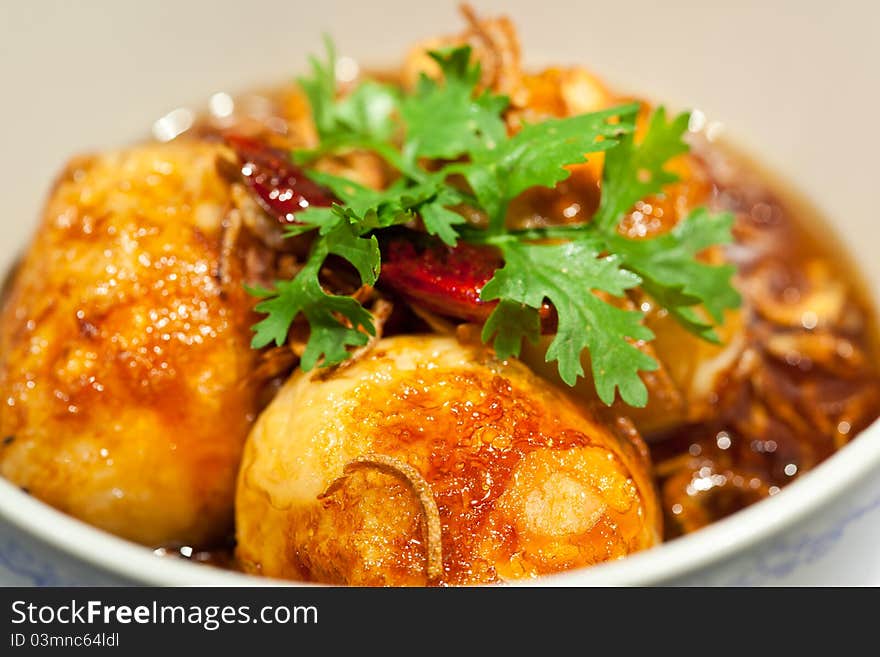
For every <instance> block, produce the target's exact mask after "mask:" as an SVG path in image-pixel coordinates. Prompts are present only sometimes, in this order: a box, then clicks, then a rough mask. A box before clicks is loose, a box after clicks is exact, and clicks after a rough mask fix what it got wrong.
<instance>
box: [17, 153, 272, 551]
mask: <svg viewBox="0 0 880 657" xmlns="http://www.w3.org/2000/svg"><path fill="white" fill-rule="evenodd" d="M218 149H219V147H218V146H213V145H209V144H206V143H199V142H193V141H184V142H179V143H173V144H168V145H145V146H141V147H137V148H133V149H131V150H127V151H120V152H114V153H108V154H104V155H101V156H96V157H91V158H82V159H79V160H77V161H74V162H73V163H71V165H70V166H69V167H68V169H67V170H66V172H65V173H64V175H63V176H62V177H61V179H60V180H59V182H58V183H57V185H56V187H55V189H54V190H53V193H52V194H51V196H50V198H49V201H48V205H47V207H46V210H45V215H44V219H43V221H42V224H41V225H40V227H39V229H38V231H37V233H36V237H35V240H34V242H33V244H32V246H31V248H30V250H29V251H28V253H27V256H26V258H25V259H24V261H23V262H22V264H21V266H20V268H19V270H18V272H17V275H16V277H15V279H14V282H13V284H12V286H11V289H10V292H9V295H8V298H7V299H6V300H5V303H4V305H3V310H2V317H0V399H2V400H3V403H2V406H0V431H2V435H3V436H5V437H7V438H6V440H5V441H4V442H3V445H2V447H0V472H2V474H3V476H5V477H6V478H7V479H9V480H10V481H12V482H14V483H15V484H17V485H19V486H21V487H22V488H25V489H26V490H27V491H29V492H30V493H31V494H33V495H35V496H36V497H39V498H40V499H42V500H45V501H46V502H48V503H50V504H52V505H53V506H56V507H57V508H59V509H61V510H63V511H66V512H68V513H70V514H72V515H74V516H76V517H78V518H81V519H83V520H85V521H87V522H89V523H91V524H93V525H96V526H98V527H101V528H103V529H107V530H109V531H111V532H113V533H115V534H118V535H120V536H123V537H126V538H129V539H132V540H135V541H139V542H142V543H145V544H149V545H159V544H167V543H184V544H193V543H195V544H199V545H205V544H210V543H212V542H214V541H216V540H218V539H221V538H222V537H223V536H224V535H226V534H228V533H229V532H230V531H231V526H232V504H233V490H234V481H235V476H236V470H237V467H238V462H239V458H240V454H241V448H242V444H243V442H244V438H245V436H246V434H247V432H248V429H249V427H250V424H251V422H252V421H253V418H254V417H255V414H256V412H257V410H258V409H257V408H256V390H255V385H254V384H253V383H250V382H249V381H248V380H247V374H248V373H249V372H250V371H251V369H252V366H253V361H254V359H255V357H256V352H254V351H252V350H251V349H250V348H249V346H248V343H249V339H250V335H249V328H248V327H249V326H250V325H251V324H252V323H253V321H254V318H253V317H252V314H251V306H252V302H251V300H250V299H249V297H248V295H247V294H246V292H245V291H244V289H243V286H242V281H241V279H242V272H241V265H240V262H239V261H240V259H237V258H229V259H226V260H224V259H222V258H221V251H222V248H221V244H222V242H223V238H224V233H225V229H226V225H225V222H226V215H227V212H228V210H229V208H230V204H231V203H232V198H231V194H230V185H229V183H228V182H226V181H225V180H223V179H222V178H221V177H220V176H219V175H218V174H217V171H216V159H217V156H218V152H219V151H218ZM242 239H246V238H245V237H243V238H242ZM244 250H245V249H242V251H244ZM224 267H225V269H224ZM224 281H225V283H224Z"/></svg>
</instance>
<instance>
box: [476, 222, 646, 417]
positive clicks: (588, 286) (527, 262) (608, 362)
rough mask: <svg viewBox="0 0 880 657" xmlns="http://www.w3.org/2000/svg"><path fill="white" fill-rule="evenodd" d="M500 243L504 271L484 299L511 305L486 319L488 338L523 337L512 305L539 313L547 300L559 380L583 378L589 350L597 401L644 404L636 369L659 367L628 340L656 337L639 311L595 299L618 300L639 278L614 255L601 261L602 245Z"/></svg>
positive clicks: (507, 346) (550, 354)
mask: <svg viewBox="0 0 880 657" xmlns="http://www.w3.org/2000/svg"><path fill="white" fill-rule="evenodd" d="M499 246H500V247H501V250H502V253H503V254H504V267H502V268H501V269H499V270H498V271H496V272H495V276H494V277H493V278H492V279H491V280H490V281H489V282H488V283H487V284H486V285H485V287H484V288H483V292H482V295H481V298H482V299H483V300H484V301H491V300H493V299H504V300H505V301H507V302H508V303H507V304H501V305H499V306H498V308H496V309H495V311H493V313H492V316H490V318H489V321H488V322H487V325H488V326H490V327H491V329H488V330H489V331H491V332H490V334H489V335H490V336H491V335H492V334H497V336H501V335H504V334H505V333H506V332H511V333H512V334H513V335H522V334H523V329H521V328H520V327H519V326H518V325H517V324H515V323H513V322H514V321H517V320H518V319H519V317H518V314H517V313H514V312H512V307H511V303H510V302H518V303H520V304H523V305H525V306H528V307H531V308H533V309H535V310H536V311H537V309H538V308H540V307H541V304H542V303H543V302H544V299H547V300H548V301H550V302H551V303H552V304H553V306H554V307H555V308H556V313H557V316H558V328H557V332H556V336H555V337H554V338H553V341H552V342H551V343H550V347H549V349H548V350H547V360H548V361H551V360H556V361H558V368H559V376H560V377H561V378H562V380H563V381H565V382H566V383H567V384H568V385H574V384H575V382H576V380H577V378H578V377H579V376H583V374H584V370H583V367H582V366H581V353H582V352H583V351H584V350H585V349H588V350H589V353H590V356H591V363H592V370H593V379H594V381H595V385H596V391H597V393H598V394H599V398H600V399H602V401H604V402H605V403H606V404H610V403H611V402H613V401H614V395H615V389H618V390H620V395H621V397H622V398H623V400H624V401H625V402H627V403H628V404H630V405H633V406H644V405H645V403H646V402H647V389H646V388H645V385H644V383H642V381H641V379H640V378H639V376H638V372H639V370H653V369H656V368H657V363H656V361H654V359H653V358H651V357H650V356H648V355H647V354H645V353H644V352H642V351H640V350H639V349H638V348H637V347H636V346H634V345H633V344H632V341H634V340H651V339H652V338H653V337H654V335H653V333H651V331H650V329H648V328H647V327H645V326H643V325H642V323H641V320H642V314H641V313H640V312H636V311H628V310H623V309H621V308H617V307H616V306H613V305H611V304H609V303H607V302H605V301H603V300H602V299H600V298H599V297H597V296H596V295H595V294H593V292H595V291H600V292H606V293H608V294H610V295H612V296H617V297H620V296H623V295H624V293H625V291H626V290H628V289H630V288H633V287H636V286H637V285H638V284H639V283H640V282H641V281H640V279H639V277H638V276H636V275H635V274H633V273H632V272H629V271H627V270H625V269H622V268H621V267H620V260H619V259H618V258H617V257H616V256H607V257H599V254H600V247H599V245H598V244H597V242H596V241H595V240H591V239H580V240H574V241H571V242H567V243H563V244H529V243H523V242H518V241H512V240H504V241H500V242H499ZM529 330H530V331H532V330H533V328H532V329H529ZM497 340H498V337H496V341H497ZM502 348H503V350H504V351H510V353H512V354H514V353H515V354H518V353H519V348H518V345H513V344H512V343H511V342H509V341H507V338H505V341H504V342H502ZM513 349H515V351H513Z"/></svg>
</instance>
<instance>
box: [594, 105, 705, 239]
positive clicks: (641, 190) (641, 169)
mask: <svg viewBox="0 0 880 657" xmlns="http://www.w3.org/2000/svg"><path fill="white" fill-rule="evenodd" d="M689 119H690V114H688V113H683V114H679V115H678V116H676V117H675V118H674V119H672V120H671V121H669V122H667V121H666V110H665V108H663V107H659V108H658V109H657V110H656V111H655V112H654V113H653V114H652V115H651V119H650V122H649V124H648V129H647V131H646V132H645V136H644V138H643V139H642V140H641V142H639V143H636V140H635V136H634V135H633V134H632V133H630V134H628V135H626V136H625V137H623V139H621V140H620V144H619V145H618V146H617V147H616V148H614V149H613V150H611V151H609V152H608V154H607V155H606V157H605V166H604V175H603V180H602V198H601V200H600V203H599V209H598V211H597V212H596V215H595V216H594V217H593V222H594V223H595V224H596V225H597V226H598V227H599V229H600V230H604V231H608V230H612V229H615V228H617V224H618V223H619V222H620V219H621V217H623V214H624V213H625V212H626V211H627V210H629V209H630V208H631V207H632V206H633V205H635V204H636V202H638V201H640V200H642V199H643V198H645V197H646V196H649V195H651V194H656V193H658V192H660V191H662V190H663V187H664V186H665V185H668V184H669V183H673V182H675V181H676V180H678V176H676V175H675V174H673V173H670V172H669V171H666V169H665V166H666V163H667V162H668V161H669V160H670V159H671V158H673V157H675V156H676V155H680V154H682V153H686V152H687V150H688V146H687V144H686V143H685V142H684V140H683V139H682V136H683V135H684V133H685V131H686V130H687V126H688V121H689Z"/></svg>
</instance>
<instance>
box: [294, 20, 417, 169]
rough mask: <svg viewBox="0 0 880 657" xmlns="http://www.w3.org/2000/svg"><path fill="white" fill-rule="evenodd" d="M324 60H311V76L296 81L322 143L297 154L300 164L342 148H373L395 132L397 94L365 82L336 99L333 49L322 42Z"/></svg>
mask: <svg viewBox="0 0 880 657" xmlns="http://www.w3.org/2000/svg"><path fill="white" fill-rule="evenodd" d="M324 44H325V49H326V56H325V59H324V60H321V59H318V58H317V57H311V58H310V59H309V62H310V64H311V67H312V71H311V75H308V76H303V77H300V78H298V80H297V82H299V85H300V87H302V89H303V91H304V92H305V94H306V97H307V98H308V100H309V105H310V106H311V108H312V117H313V120H314V122H315V128H316V129H317V131H318V136H319V137H320V139H321V146H320V147H319V148H318V149H317V150H316V151H300V152H298V153H297V154H296V155H297V157H296V159H297V160H298V161H299V162H308V161H309V160H312V159H314V158H315V157H316V156H318V155H320V154H322V153H326V152H329V151H332V150H338V149H341V148H361V147H374V146H376V145H378V144H381V143H383V142H385V141H387V140H389V139H390V138H391V136H392V134H393V132H394V130H395V123H394V121H393V118H392V117H393V115H394V113H395V112H396V111H397V108H398V105H399V102H400V93H399V92H398V90H397V89H395V88H394V87H392V86H390V85H386V84H380V83H378V82H373V81H369V80H368V81H364V82H362V83H361V84H359V85H358V86H357V87H355V89H354V91H352V92H351V93H350V94H348V95H347V96H346V97H344V98H342V99H337V98H336V48H335V46H334V45H333V42H332V40H330V39H329V38H328V37H325V38H324Z"/></svg>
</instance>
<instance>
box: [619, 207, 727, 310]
mask: <svg viewBox="0 0 880 657" xmlns="http://www.w3.org/2000/svg"><path fill="white" fill-rule="evenodd" d="M732 226H733V215H732V214H730V213H727V212H725V213H721V214H715V215H712V214H709V211H708V210H706V209H705V208H699V209H697V210H695V211H693V212H692V213H691V214H690V215H688V216H687V217H686V218H685V219H684V220H682V221H681V222H679V223H678V225H676V226H675V227H674V228H673V229H672V230H671V231H670V232H668V233H666V234H663V235H659V236H657V237H654V238H651V239H647V240H628V239H626V238H624V237H622V236H620V235H611V236H609V237H608V248H609V250H611V251H613V252H614V253H617V254H618V255H619V256H620V258H621V259H622V261H623V263H624V265H625V266H626V267H627V268H628V269H630V270H631V271H634V272H635V273H637V274H638V275H639V276H641V277H642V279H643V287H644V288H645V291H646V292H648V294H651V295H652V296H655V297H659V299H658V300H660V301H661V302H662V303H663V305H664V306H665V307H667V308H669V309H670V310H672V309H673V308H675V309H680V308H681V307H683V306H695V305H697V304H702V305H703V307H704V308H705V309H706V310H707V311H708V312H709V315H710V316H711V318H712V319H713V320H714V321H715V322H716V323H721V322H723V321H724V311H725V310H727V309H732V308H736V307H738V306H739V304H740V296H739V293H738V292H737V291H736V290H735V289H734V288H733V286H732V285H731V283H730V280H731V277H732V276H733V274H734V272H735V271H736V268H735V267H734V266H733V265H727V264H725V265H711V264H708V263H705V262H701V261H700V260H698V259H697V256H698V255H699V254H700V253H701V252H702V251H704V250H705V249H707V248H709V247H710V246H713V245H720V244H728V243H729V242H731V241H732V240H733V236H732V233H731V228H732ZM681 320H683V321H684V322H685V323H691V322H693V321H696V320H695V318H694V316H693V315H691V314H690V313H685V316H684V317H682V318H681Z"/></svg>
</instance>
